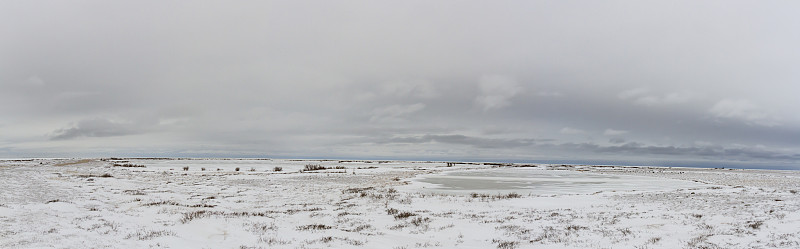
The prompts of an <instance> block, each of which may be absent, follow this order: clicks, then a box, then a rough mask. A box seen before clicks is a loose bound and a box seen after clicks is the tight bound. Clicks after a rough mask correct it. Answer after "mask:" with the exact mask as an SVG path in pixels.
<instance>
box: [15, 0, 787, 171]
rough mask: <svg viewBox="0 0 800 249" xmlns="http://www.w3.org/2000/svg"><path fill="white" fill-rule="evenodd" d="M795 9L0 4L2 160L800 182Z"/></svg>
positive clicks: (604, 4)
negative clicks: (235, 160) (773, 177)
mask: <svg viewBox="0 0 800 249" xmlns="http://www.w3.org/2000/svg"><path fill="white" fill-rule="evenodd" d="M798 9H800V2H796V1H766V2H765V1H658V2H654V1H344V2H339V1H275V2H266V1H214V2H200V1H188V2H187V1H125V2H121V1H2V2H0V37H2V38H0V157H86V156H92V157H95V156H187V157H189V156H191V157H203V156H217V157H219V156H224V157H284V158H285V157H288V158H310V157H313V158H391V159H412V160H417V159H419V160H423V159H424V160H429V159H430V160H495V161H497V160H501V161H541V160H544V161H548V160H550V161H554V162H562V161H563V162H568V161H589V162H599V163H602V162H615V161H633V162H642V163H645V164H671V163H675V162H706V163H715V164H718V165H727V164H753V165H756V164H758V165H762V164H763V165H778V166H781V167H790V168H791V167H794V168H797V169H800V112H799V111H798V107H800V97H798V95H800V46H798V44H800V15H797V10H798Z"/></svg>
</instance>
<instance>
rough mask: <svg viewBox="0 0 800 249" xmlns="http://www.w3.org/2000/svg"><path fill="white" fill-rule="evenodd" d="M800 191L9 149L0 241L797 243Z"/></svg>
mask: <svg viewBox="0 0 800 249" xmlns="http://www.w3.org/2000/svg"><path fill="white" fill-rule="evenodd" d="M115 164H118V165H119V164H135V165H143V166H144V167H118V166H114V165H115ZM306 165H318V166H321V167H326V168H329V169H323V170H311V171H304V168H305V167H306ZM518 166H527V167H518ZM185 167H188V168H185ZM276 167H280V168H281V169H282V170H281V171H275V170H276ZM237 168H238V170H237ZM184 169H185V170H184ZM799 191H800V172H797V171H773V170H730V169H699V168H660V167H613V166H562V165H536V166H534V167H531V165H497V164H481V163H458V164H455V165H453V166H452V167H447V164H446V163H440V162H398V161H337V160H323V161H319V160H269V159H262V160H254V159H157V160H156V159H114V160H111V159H32V160H26V159H16V160H0V248H397V249H400V248H800V212H798V211H799V209H800V193H798V192H799Z"/></svg>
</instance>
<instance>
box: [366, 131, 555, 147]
mask: <svg viewBox="0 0 800 249" xmlns="http://www.w3.org/2000/svg"><path fill="white" fill-rule="evenodd" d="M545 141H547V140H545ZM431 142H436V143H442V144H457V145H469V146H474V147H478V148H516V147H523V146H530V145H533V144H534V143H535V142H536V140H534V139H498V138H481V137H471V136H465V135H430V134H428V135H422V136H407V137H392V138H388V139H383V140H379V141H376V143H379V144H386V143H393V144H420V143H431Z"/></svg>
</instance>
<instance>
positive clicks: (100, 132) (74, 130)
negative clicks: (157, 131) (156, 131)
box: [50, 118, 143, 140]
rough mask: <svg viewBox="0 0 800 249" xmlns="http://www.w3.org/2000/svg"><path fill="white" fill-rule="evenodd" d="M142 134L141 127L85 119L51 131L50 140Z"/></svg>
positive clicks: (98, 119) (105, 120)
mask: <svg viewBox="0 0 800 249" xmlns="http://www.w3.org/2000/svg"><path fill="white" fill-rule="evenodd" d="M141 132H143V130H141V127H138V126H135V125H133V124H129V123H120V122H114V121H110V120H108V119H100V118H96V119H85V120H81V121H78V122H77V123H76V124H74V125H73V126H72V127H69V128H61V129H57V130H55V131H53V134H52V136H51V137H50V139H52V140H64V139H73V138H79V137H114V136H125V135H133V134H138V133H141Z"/></svg>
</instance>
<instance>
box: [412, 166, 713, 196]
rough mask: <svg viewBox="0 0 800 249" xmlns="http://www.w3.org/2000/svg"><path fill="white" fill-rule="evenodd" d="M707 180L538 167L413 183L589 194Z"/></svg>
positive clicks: (433, 188) (439, 189)
mask: <svg viewBox="0 0 800 249" xmlns="http://www.w3.org/2000/svg"><path fill="white" fill-rule="evenodd" d="M702 185H705V184H702V183H696V182H690V181H681V180H671V179H664V178H655V177H642V176H619V175H603V174H595V173H585V172H575V171H565V170H544V169H537V168H498V169H486V170H470V171H452V172H446V173H442V174H435V175H424V176H420V177H417V178H415V179H414V182H413V183H412V186H413V187H414V188H417V189H421V190H422V191H423V192H435V193H451V194H466V193H473V192H480V193H510V192H516V193H520V194H590V193H595V192H598V191H604V192H607V191H631V190H636V191H652V190H670V189H679V188H692V187H699V186H702Z"/></svg>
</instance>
